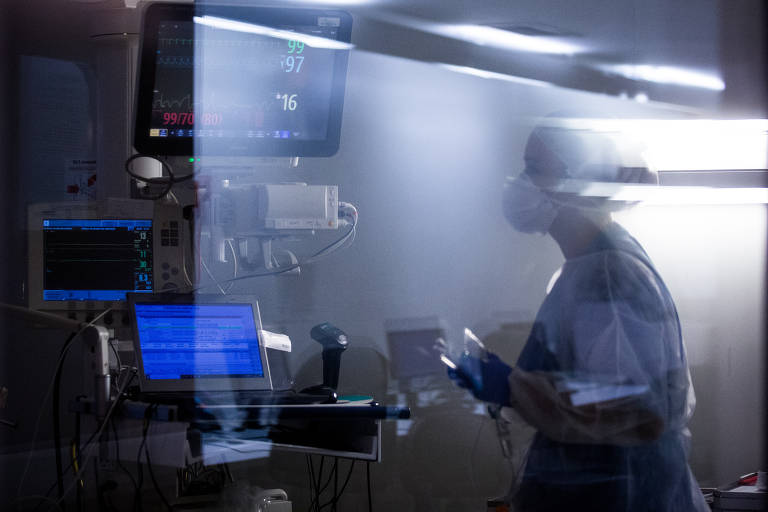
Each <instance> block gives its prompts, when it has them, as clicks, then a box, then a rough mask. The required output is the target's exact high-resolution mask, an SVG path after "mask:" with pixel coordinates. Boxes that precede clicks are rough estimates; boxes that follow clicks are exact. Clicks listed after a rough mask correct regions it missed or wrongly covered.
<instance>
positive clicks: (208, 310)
mask: <svg viewBox="0 0 768 512" xmlns="http://www.w3.org/2000/svg"><path fill="white" fill-rule="evenodd" d="M128 309H129V312H130V317H131V323H132V327H133V333H134V336H133V338H134V340H133V342H134V351H135V354H136V367H137V370H138V377H139V389H140V391H141V397H142V400H145V401H150V402H161V403H169V402H170V403H176V402H184V401H186V402H187V403H189V401H191V400H194V402H195V403H197V404H201V403H203V404H210V405H248V404H261V403H263V404H296V403H299V404H301V403H314V402H320V401H322V400H323V398H322V397H312V396H308V395H301V394H297V393H295V392H293V391H292V390H287V391H286V390H283V391H273V389H272V380H271V377H270V371H269V361H268V359H267V353H266V349H265V347H264V344H263V343H262V340H261V336H260V333H261V327H262V326H261V318H260V314H259V307H258V302H256V301H252V300H243V298H242V297H237V296H207V295H194V294H177V293H172V294H152V295H150V294H129V295H128Z"/></svg>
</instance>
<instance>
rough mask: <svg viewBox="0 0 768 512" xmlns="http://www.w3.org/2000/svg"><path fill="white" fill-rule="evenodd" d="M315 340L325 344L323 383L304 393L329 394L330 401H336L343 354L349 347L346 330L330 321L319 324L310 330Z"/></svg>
mask: <svg viewBox="0 0 768 512" xmlns="http://www.w3.org/2000/svg"><path fill="white" fill-rule="evenodd" d="M309 335H310V336H311V337H312V339H313V340H315V341H317V342H318V343H320V345H322V346H323V353H322V357H323V383H322V384H320V385H317V386H312V387H309V388H306V389H303V390H302V391H301V392H302V393H310V394H318V395H326V394H327V395H328V396H329V401H331V402H335V401H336V388H337V387H338V386H339V372H340V369H341V354H342V352H344V351H345V350H346V349H347V345H348V344H349V341H348V340H347V335H346V333H345V332H344V331H342V330H341V329H339V328H338V327H336V326H335V325H333V324H331V323H329V322H323V323H321V324H318V325H316V326H314V327H313V328H312V330H311V331H309Z"/></svg>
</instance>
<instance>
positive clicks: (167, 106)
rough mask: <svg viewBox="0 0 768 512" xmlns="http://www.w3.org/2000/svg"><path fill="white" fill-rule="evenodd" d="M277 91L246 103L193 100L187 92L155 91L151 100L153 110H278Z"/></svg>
mask: <svg viewBox="0 0 768 512" xmlns="http://www.w3.org/2000/svg"><path fill="white" fill-rule="evenodd" d="M278 100H279V97H278V94H277V93H271V92H270V93H268V99H260V100H254V101H251V102H248V103H237V102H233V101H231V100H230V101H228V100H220V99H218V98H209V99H204V100H203V101H202V102H199V101H198V102H193V101H192V96H191V95H190V94H187V95H185V96H182V97H180V98H166V97H165V95H163V93H156V94H155V99H154V101H153V102H152V109H153V110H161V111H167V110H180V111H186V112H193V111H196V110H205V111H210V112H227V111H229V112H244V111H248V110H257V111H270V110H279V109H280V102H279V101H278Z"/></svg>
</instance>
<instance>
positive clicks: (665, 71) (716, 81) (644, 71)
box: [600, 64, 725, 91]
mask: <svg viewBox="0 0 768 512" xmlns="http://www.w3.org/2000/svg"><path fill="white" fill-rule="evenodd" d="M600 69H602V70H604V71H608V72H611V73H616V74H618V75H621V76H624V77H626V78H629V79H632V80H644V81H646V82H655V83H659V84H674V85H683V86H686V87H696V88H699V89H709V90H711V91H723V90H725V82H723V80H722V78H720V77H719V76H716V75H712V74H708V73H702V72H700V71H693V70H690V69H684V68H678V67H675V66H653V65H650V64H615V65H608V66H601V67H600Z"/></svg>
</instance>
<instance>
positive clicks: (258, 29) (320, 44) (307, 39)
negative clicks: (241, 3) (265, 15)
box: [192, 15, 355, 50]
mask: <svg viewBox="0 0 768 512" xmlns="http://www.w3.org/2000/svg"><path fill="white" fill-rule="evenodd" d="M192 20H193V21H194V22H195V23H197V24H198V25H204V26H207V27H212V28H219V29H223V30H232V31H235V32H245V33H248V34H256V35H260V36H266V37H274V38H277V39H286V40H289V41H290V40H293V41H301V42H302V43H304V44H306V45H307V46H311V47H312V48H324V49H326V50H351V49H352V48H354V47H355V45H353V44H350V43H345V42H343V41H334V40H333V39H326V38H324V37H318V36H311V35H309V34H302V33H301V32H291V31H290V30H280V29H277V28H272V27H266V26H264V25H256V24H254V23H246V22H244V21H236V20H230V19H227V18H219V17H217V16H207V15H206V16H194V17H193V18H192Z"/></svg>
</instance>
